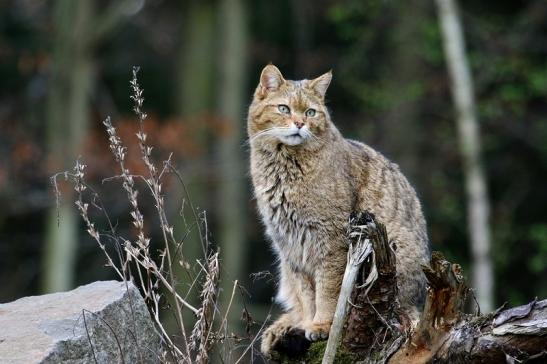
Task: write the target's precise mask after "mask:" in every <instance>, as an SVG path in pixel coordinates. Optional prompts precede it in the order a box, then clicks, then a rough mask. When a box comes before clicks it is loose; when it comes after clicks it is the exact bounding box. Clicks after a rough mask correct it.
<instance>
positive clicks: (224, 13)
mask: <svg viewBox="0 0 547 364" xmlns="http://www.w3.org/2000/svg"><path fill="white" fill-rule="evenodd" d="M219 14H220V18H219V44H220V45H221V50H220V55H219V57H218V60H219V62H220V63H219V65H218V66H219V73H220V75H219V83H218V88H217V89H218V107H217V112H218V116H219V117H220V119H221V122H222V129H223V130H222V133H221V135H220V137H219V139H218V143H217V146H218V160H219V164H220V165H219V170H220V175H221V176H220V179H221V181H220V183H219V184H218V197H219V199H218V214H219V216H218V218H219V220H218V221H219V222H220V234H219V241H220V244H221V248H222V255H223V256H224V267H225V276H227V277H231V278H232V279H225V280H224V281H223V282H222V288H223V291H224V295H223V296H222V297H223V299H222V301H223V303H224V304H225V305H227V304H228V301H229V300H230V297H229V293H230V292H231V291H232V286H233V284H234V279H235V277H242V276H243V275H244V272H245V267H244V265H242V264H241V262H242V260H241V258H242V257H246V256H247V244H246V241H245V230H244V227H245V225H246V223H245V221H246V220H247V212H246V211H247V209H246V207H245V198H244V194H245V181H246V178H245V172H244V171H245V168H244V165H245V162H244V160H245V159H244V157H243V150H242V142H243V131H244V125H245V114H244V109H243V108H244V105H245V103H246V96H245V85H246V82H245V80H246V77H245V73H246V72H247V66H246V65H247V43H248V40H247V38H248V33H247V32H248V30H247V14H246V11H245V4H244V2H243V1H242V0H222V1H221V2H220V8H219ZM238 299H239V295H236V296H235V297H234V302H233V303H232V307H241V305H239V304H237V302H236V301H238ZM240 314H241V312H236V311H234V310H232V312H230V315H229V317H230V318H231V320H230V321H231V322H232V323H235V322H239V317H240Z"/></svg>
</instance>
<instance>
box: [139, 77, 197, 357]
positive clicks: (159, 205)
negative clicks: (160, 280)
mask: <svg viewBox="0 0 547 364" xmlns="http://www.w3.org/2000/svg"><path fill="white" fill-rule="evenodd" d="M138 72H139V68H138V67H134V68H133V78H132V80H131V81H130V85H131V89H132V91H133V95H132V96H131V98H132V99H133V101H134V108H133V110H134V112H135V114H136V115H137V117H138V119H139V132H138V133H137V139H138V140H139V148H140V150H141V156H142V159H143V161H144V163H145V165H146V167H147V169H148V172H149V184H150V185H151V187H152V191H153V192H152V195H153V197H154V200H155V201H156V210H157V211H158V216H159V219H160V225H161V230H162V236H163V241H164V244H165V254H166V256H167V272H168V274H169V279H170V281H171V284H170V286H171V293H172V294H173V296H174V301H175V306H176V315H177V320H178V323H179V326H180V331H181V334H182V337H183V339H184V340H183V342H184V347H185V349H186V354H187V355H188V358H190V357H191V354H190V348H189V345H188V338H187V337H186V329H185V327H184V320H183V318H182V308H181V306H180V302H179V299H178V298H177V297H178V294H177V293H176V282H175V277H174V274H173V268H172V262H173V260H172V257H171V251H170V248H169V245H170V244H169V239H168V235H167V233H168V232H169V235H170V236H169V237H170V238H171V239H172V241H173V242H174V243H175V246H176V240H175V239H174V237H173V228H172V227H170V226H169V225H168V222H167V218H166V216H165V209H164V200H163V196H162V195H161V184H160V181H159V179H158V174H157V169H156V167H155V166H154V164H153V163H152V162H151V160H150V155H151V152H152V147H150V146H148V145H147V144H146V134H145V133H144V120H145V119H146V114H145V113H144V112H143V111H142V110H141V107H142V104H143V102H144V98H143V96H142V93H143V90H142V89H141V88H140V86H139V83H138V80H137V74H138Z"/></svg>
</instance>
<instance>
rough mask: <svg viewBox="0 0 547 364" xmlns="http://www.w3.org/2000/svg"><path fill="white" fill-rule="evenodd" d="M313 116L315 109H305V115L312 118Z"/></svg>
mask: <svg viewBox="0 0 547 364" xmlns="http://www.w3.org/2000/svg"><path fill="white" fill-rule="evenodd" d="M314 116H315V109H308V110H306V117H308V118H313V117H314Z"/></svg>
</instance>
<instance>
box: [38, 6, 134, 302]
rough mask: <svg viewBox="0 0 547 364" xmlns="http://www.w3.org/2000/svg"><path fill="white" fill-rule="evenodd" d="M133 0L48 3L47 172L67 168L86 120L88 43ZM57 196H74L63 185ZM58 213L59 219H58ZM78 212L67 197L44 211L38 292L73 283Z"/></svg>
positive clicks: (89, 82)
mask: <svg viewBox="0 0 547 364" xmlns="http://www.w3.org/2000/svg"><path fill="white" fill-rule="evenodd" d="M132 1H133V0H124V1H117V2H114V3H113V4H111V5H110V6H109V7H107V8H106V9H105V10H104V11H103V12H102V13H101V15H100V16H94V15H95V0H79V1H73V0H57V1H56V2H55V5H54V9H53V25H54V26H55V36H54V42H53V50H52V54H53V56H52V62H51V71H50V79H49V87H50V90H49V93H48V100H47V115H46V123H47V127H46V129H47V130H46V144H47V148H48V162H49V165H50V167H51V168H52V169H51V170H50V171H51V173H52V174H53V173H56V172H59V171H63V170H71V169H72V167H73V165H74V161H75V159H76V158H78V153H79V151H80V148H81V146H82V141H83V137H84V134H85V132H86V130H87V126H88V123H89V120H88V119H89V99H90V97H91V94H92V90H93V87H94V85H93V82H94V79H93V65H92V53H93V48H94V47H95V46H96V45H97V43H99V42H100V41H101V40H102V39H103V38H104V37H105V36H106V35H108V33H109V32H111V31H112V30H113V29H114V28H115V27H116V25H117V24H119V23H120V19H121V18H122V17H123V16H125V15H124V14H125V12H124V10H125V7H126V6H127V5H128V4H130V3H131V2H132ZM63 193H64V194H63V201H67V202H69V201H74V199H73V198H72V191H71V190H70V191H63ZM58 218H59V219H58ZM78 221H79V219H78V217H77V212H76V210H75V207H74V205H72V203H69V204H66V205H65V204H62V205H61V206H60V208H59V209H57V207H56V206H54V207H51V208H50V209H49V211H48V213H47V217H46V241H45V248H44V249H45V251H44V255H43V262H42V265H43V268H42V269H43V272H44V273H43V281H42V290H43V291H44V292H54V291H65V290H68V289H69V288H71V287H72V286H73V283H74V269H75V263H76V251H77V249H76V244H77V243H78V232H77V231H78V229H77V224H78Z"/></svg>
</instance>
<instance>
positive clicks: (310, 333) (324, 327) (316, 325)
mask: <svg viewBox="0 0 547 364" xmlns="http://www.w3.org/2000/svg"><path fill="white" fill-rule="evenodd" d="M330 325H331V322H330V321H328V322H311V323H310V324H308V325H305V326H304V330H305V331H306V339H308V340H310V341H317V340H323V339H326V338H328V337H329V331H330Z"/></svg>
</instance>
